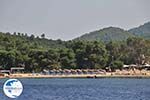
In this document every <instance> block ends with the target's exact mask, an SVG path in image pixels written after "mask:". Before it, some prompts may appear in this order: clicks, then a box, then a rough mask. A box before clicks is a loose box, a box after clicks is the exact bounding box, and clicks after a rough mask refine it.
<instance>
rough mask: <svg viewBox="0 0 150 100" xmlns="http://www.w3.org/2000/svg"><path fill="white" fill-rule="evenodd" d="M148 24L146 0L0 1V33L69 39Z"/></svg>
mask: <svg viewBox="0 0 150 100" xmlns="http://www.w3.org/2000/svg"><path fill="white" fill-rule="evenodd" d="M148 21H150V0H0V31H1V32H23V33H28V34H29V35H30V34H34V35H36V36H37V35H39V36H40V35H41V34H42V33H45V35H46V37H47V38H51V39H58V38H60V39H62V40H69V39H73V38H75V37H78V36H81V35H83V34H84V33H87V32H90V31H94V30H98V29H101V28H104V27H109V26H114V27H120V28H124V29H130V28H133V27H136V26H139V25H141V24H144V23H145V22H148Z"/></svg>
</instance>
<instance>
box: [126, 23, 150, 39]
mask: <svg viewBox="0 0 150 100" xmlns="http://www.w3.org/2000/svg"><path fill="white" fill-rule="evenodd" d="M129 32H130V33H133V34H134V35H136V36H139V37H143V38H146V39H150V22H147V23H145V24H144V25H141V26H139V27H136V28H133V29H130V30H129Z"/></svg>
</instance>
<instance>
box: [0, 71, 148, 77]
mask: <svg viewBox="0 0 150 100" xmlns="http://www.w3.org/2000/svg"><path fill="white" fill-rule="evenodd" d="M115 77H116V78H150V71H146V70H141V71H139V70H134V71H133V70H130V71H127V70H123V71H119V70H118V71H116V72H106V73H103V74H54V75H52V74H49V75H43V74H39V73H34V74H33V73H16V74H10V75H4V76H0V78H115Z"/></svg>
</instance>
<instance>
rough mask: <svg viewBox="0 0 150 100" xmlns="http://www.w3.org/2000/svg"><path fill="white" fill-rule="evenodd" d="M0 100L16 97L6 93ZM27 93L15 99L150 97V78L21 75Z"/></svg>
mask: <svg viewBox="0 0 150 100" xmlns="http://www.w3.org/2000/svg"><path fill="white" fill-rule="evenodd" d="M6 80H7V79H0V100H12V99H10V98H8V97H6V96H5V94H4V93H3V84H4V82H5V81H6ZM19 80H20V81H21V82H22V84H23V88H24V90H23V93H22V94H21V95H20V96H19V97H18V98H16V99H15V100H150V79H134V78H122V79H121V78H98V79H88V78H81V79H77V78H74V79H72V78H56V79H55V78H52V79H48V78H45V79H19Z"/></svg>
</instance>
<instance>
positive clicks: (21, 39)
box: [0, 32, 64, 50]
mask: <svg viewBox="0 0 150 100" xmlns="http://www.w3.org/2000/svg"><path fill="white" fill-rule="evenodd" d="M18 46H21V47H27V48H32V49H34V48H38V49H42V50H44V49H47V48H62V47H64V41H61V40H51V39H46V38H45V34H42V35H41V36H40V37H39V36H37V37H35V36H34V35H31V36H28V35H27V34H24V33H13V34H10V33H8V32H7V33H2V32H0V48H1V49H8V50H9V49H15V48H17V47H18Z"/></svg>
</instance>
